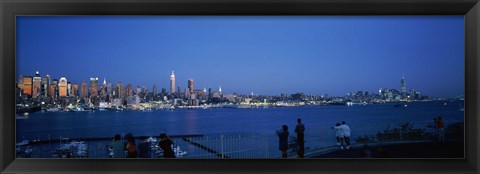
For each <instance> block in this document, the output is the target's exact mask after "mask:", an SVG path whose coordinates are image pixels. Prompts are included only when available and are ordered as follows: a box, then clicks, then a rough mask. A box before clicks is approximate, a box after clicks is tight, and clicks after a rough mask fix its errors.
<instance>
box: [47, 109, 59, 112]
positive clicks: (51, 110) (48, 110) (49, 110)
mask: <svg viewBox="0 0 480 174" xmlns="http://www.w3.org/2000/svg"><path fill="white" fill-rule="evenodd" d="M59 110H60V109H58V108H49V109H47V112H57V111H59Z"/></svg>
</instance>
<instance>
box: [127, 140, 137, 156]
mask: <svg viewBox="0 0 480 174" xmlns="http://www.w3.org/2000/svg"><path fill="white" fill-rule="evenodd" d="M125 148H126V150H127V158H137V145H136V144H135V138H134V137H133V136H129V137H128V139H127V145H126V147H125Z"/></svg>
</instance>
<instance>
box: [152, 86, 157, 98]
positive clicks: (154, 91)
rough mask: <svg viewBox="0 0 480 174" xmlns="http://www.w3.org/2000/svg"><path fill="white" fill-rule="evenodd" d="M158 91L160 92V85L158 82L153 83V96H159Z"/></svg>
mask: <svg viewBox="0 0 480 174" xmlns="http://www.w3.org/2000/svg"><path fill="white" fill-rule="evenodd" d="M157 93H158V86H157V84H153V96H154V97H155V96H157Z"/></svg>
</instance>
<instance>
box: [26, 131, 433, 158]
mask: <svg viewBox="0 0 480 174" xmlns="http://www.w3.org/2000/svg"><path fill="white" fill-rule="evenodd" d="M379 125H381V126H379ZM416 125H421V126H416V127H420V128H424V130H420V129H418V128H417V129H413V130H411V131H405V130H399V131H395V130H396V129H393V128H392V129H390V130H387V129H386V127H387V126H386V125H385V123H383V125H382V124H379V123H377V124H375V123H373V124H372V126H370V127H351V129H352V136H351V137H350V141H351V142H352V144H361V143H373V142H384V141H409V140H419V139H422V140H427V139H431V138H432V132H433V128H432V129H430V128H426V126H425V125H428V123H420V124H418V123H416ZM395 126H396V125H392V127H395ZM379 133H380V134H381V135H378V134H379ZM382 134H383V135H382ZM290 136H296V135H295V133H294V132H293V131H290ZM362 136H366V137H367V138H366V139H365V138H364V139H362ZM382 136H383V137H382ZM359 137H360V138H359ZM173 141H174V145H173V147H174V148H179V149H181V150H182V151H184V152H186V154H184V155H181V156H177V158H279V157H280V156H281V152H280V151H279V149H278V143H279V140H278V137H277V135H275V133H274V132H273V131H272V132H270V133H250V134H218V135H204V136H198V137H179V138H173ZM86 143H87V144H88V147H89V149H88V153H87V156H88V158H109V156H110V155H109V154H110V151H109V148H108V145H109V144H110V141H91V142H86ZM155 143H158V142H154V144H152V146H151V147H152V149H151V154H150V157H151V158H162V156H161V152H162V151H161V149H159V148H158V146H156V144H155ZM57 146H58V144H57V145H55V144H54V145H52V144H50V145H39V146H38V147H33V153H32V154H31V156H27V157H31V158H51V157H52V156H51V153H52V151H53V150H54V149H55V148H56V147H57ZM137 147H138V146H137ZM334 147H338V146H337V145H336V140H335V131H334V130H333V129H331V128H308V127H307V129H306V130H305V154H308V153H318V152H320V151H322V150H327V149H332V148H334ZM288 152H289V155H290V156H295V153H296V152H294V151H292V149H290V150H289V151H288Z"/></svg>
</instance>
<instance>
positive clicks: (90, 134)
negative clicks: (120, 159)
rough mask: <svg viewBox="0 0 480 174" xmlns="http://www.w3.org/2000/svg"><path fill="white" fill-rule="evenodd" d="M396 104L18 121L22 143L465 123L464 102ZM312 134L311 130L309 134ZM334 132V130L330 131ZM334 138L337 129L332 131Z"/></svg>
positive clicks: (64, 115) (50, 115) (56, 115)
mask: <svg viewBox="0 0 480 174" xmlns="http://www.w3.org/2000/svg"><path fill="white" fill-rule="evenodd" d="M393 105H394V103H387V104H368V105H354V106H305V107H276V108H273V107H270V108H255V109H228V108H211V109H176V110H173V111H169V110H154V111H150V112H143V111H119V112H114V111H95V112H37V113H32V114H30V115H29V116H28V117H26V118H25V119H17V120H16V130H17V131H16V137H17V142H18V141H21V140H23V139H29V140H32V139H40V140H47V139H48V138H49V137H50V138H52V139H58V138H59V137H60V136H62V137H69V138H80V137H82V138H94V137H113V136H114V135H115V134H125V133H127V132H130V133H133V135H143V136H158V135H159V134H160V133H162V132H166V133H168V134H173V135H181V134H244V133H271V134H273V133H274V132H275V130H277V129H280V127H281V125H283V124H286V125H288V126H289V130H290V131H291V132H293V129H294V127H295V125H296V120H297V118H301V119H302V120H303V123H304V124H305V126H306V128H307V131H308V130H316V129H319V130H325V129H329V128H330V127H332V126H334V125H335V124H336V123H337V122H341V121H346V122H347V124H348V125H350V127H351V129H352V136H354V137H355V136H358V135H363V134H369V133H373V132H376V131H380V130H384V129H386V128H387V127H390V128H392V127H395V126H396V125H397V124H398V123H400V122H406V121H408V122H414V123H415V127H417V128H426V126H428V125H429V124H432V123H433V118H434V117H438V116H442V117H443V118H444V120H445V123H446V124H447V125H448V124H449V123H453V122H463V121H464V112H463V111H460V110H459V109H460V106H461V103H460V102H459V101H456V102H450V101H431V102H410V103H407V105H408V107H401V108H395V107H393ZM307 134H308V132H306V136H307ZM329 134H330V133H329ZM331 134H332V136H333V134H334V133H333V131H332V133H331Z"/></svg>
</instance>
